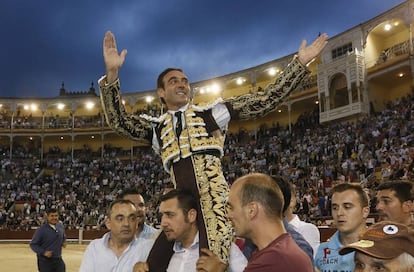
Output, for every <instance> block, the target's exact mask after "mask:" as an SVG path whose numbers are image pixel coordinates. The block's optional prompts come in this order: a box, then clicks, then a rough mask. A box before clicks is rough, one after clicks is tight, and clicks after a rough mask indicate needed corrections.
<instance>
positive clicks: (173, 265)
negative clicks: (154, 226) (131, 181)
mask: <svg viewBox="0 0 414 272" xmlns="http://www.w3.org/2000/svg"><path fill="white" fill-rule="evenodd" d="M160 201H161V204H160V213H161V216H162V218H161V227H162V229H163V231H164V232H165V234H166V236H167V239H168V240H169V241H175V242H174V254H173V255H172V257H171V260H170V262H169V264H168V268H167V271H170V272H189V271H199V270H196V262H197V260H198V259H199V246H200V242H199V231H198V226H197V202H196V200H195V198H194V197H193V196H192V195H191V194H189V193H187V192H184V191H178V190H171V191H169V192H168V193H166V194H164V195H162V196H161V197H160ZM202 250H203V249H202ZM205 250H206V252H207V253H208V254H209V256H211V258H214V261H217V262H218V263H217V266H218V267H219V268H222V269H223V271H224V270H225V268H226V266H227V264H225V263H223V262H222V261H221V260H220V259H219V258H217V256H212V255H213V254H212V252H211V251H209V250H207V249H205ZM204 259H207V260H204ZM200 262H201V263H202V264H203V263H205V264H207V265H211V264H212V263H213V260H212V259H210V258H207V257H206V258H203V259H202V260H201V261H199V264H200ZM246 264H247V260H246V258H245V257H244V255H243V253H242V252H241V251H240V249H239V248H238V247H237V246H236V245H235V244H234V243H233V244H232V245H231V247H230V255H229V264H228V268H229V271H230V272H232V271H233V272H238V271H240V272H242V271H243V270H244V268H245V267H246ZM146 271H149V270H148V264H146V263H139V264H137V265H136V266H135V268H134V272H146ZM214 272H217V270H214Z"/></svg>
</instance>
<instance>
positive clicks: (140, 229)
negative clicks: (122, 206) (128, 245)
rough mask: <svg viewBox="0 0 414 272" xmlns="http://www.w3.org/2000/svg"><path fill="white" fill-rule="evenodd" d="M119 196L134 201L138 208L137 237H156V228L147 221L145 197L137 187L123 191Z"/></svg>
mask: <svg viewBox="0 0 414 272" xmlns="http://www.w3.org/2000/svg"><path fill="white" fill-rule="evenodd" d="M119 198H121V199H127V200H130V201H131V202H132V203H134V205H135V208H136V209H137V221H138V222H137V231H136V233H135V236H136V237H139V238H147V239H151V238H154V237H153V236H154V234H155V233H156V231H157V230H156V229H155V228H153V227H151V226H150V225H148V224H147V223H146V222H145V221H146V220H147V214H146V207H145V201H144V198H143V197H142V195H141V194H140V193H138V191H137V190H135V189H129V190H125V191H123V192H122V193H121V194H120V195H119Z"/></svg>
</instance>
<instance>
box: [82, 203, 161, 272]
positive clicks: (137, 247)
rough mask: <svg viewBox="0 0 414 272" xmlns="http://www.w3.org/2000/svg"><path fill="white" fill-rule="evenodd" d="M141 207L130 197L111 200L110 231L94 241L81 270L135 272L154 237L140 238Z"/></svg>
mask: <svg viewBox="0 0 414 272" xmlns="http://www.w3.org/2000/svg"><path fill="white" fill-rule="evenodd" d="M137 222H138V220H137V210H136V208H135V205H134V203H132V202H131V201H130V200H126V199H119V200H115V201H114V202H112V203H111V206H110V208H109V211H108V217H107V219H106V222H105V224H106V227H107V228H108V229H109V230H110V231H109V232H107V233H105V234H104V236H103V237H102V238H100V239H95V240H93V241H92V242H91V243H90V244H89V245H88V247H87V248H86V251H85V253H84V255H83V258H82V263H81V266H80V269H79V271H80V272H132V271H133V267H134V264H135V263H136V262H140V261H145V260H146V259H147V257H148V254H149V252H150V250H151V247H152V245H153V243H154V239H143V238H136V237H135V232H136V229H137Z"/></svg>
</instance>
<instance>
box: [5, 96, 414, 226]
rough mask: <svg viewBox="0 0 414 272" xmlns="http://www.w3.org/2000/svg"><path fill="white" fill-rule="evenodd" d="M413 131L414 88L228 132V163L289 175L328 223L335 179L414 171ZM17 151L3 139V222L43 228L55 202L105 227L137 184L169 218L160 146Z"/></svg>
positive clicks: (366, 181)
mask: <svg viewBox="0 0 414 272" xmlns="http://www.w3.org/2000/svg"><path fill="white" fill-rule="evenodd" d="M413 129H414V95H413V94H410V95H408V96H406V97H404V98H401V99H399V100H398V101H394V102H392V103H391V102H390V103H388V104H387V105H386V108H385V109H384V110H382V111H381V112H376V113H374V114H371V115H370V116H366V117H363V118H360V119H358V120H353V121H352V122H351V121H349V122H345V123H340V122H333V123H330V124H319V122H318V109H315V110H313V111H311V112H307V113H304V114H303V115H301V116H300V117H299V119H298V120H297V122H296V123H295V124H294V125H293V126H292V130H291V132H289V130H288V129H287V128H284V127H281V126H279V125H278V124H274V125H273V126H271V127H267V126H265V125H263V126H262V127H260V128H259V129H257V130H255V131H245V130H243V129H240V131H239V132H238V133H236V134H228V136H227V138H226V145H225V155H224V157H223V167H224V169H223V170H224V173H225V175H226V178H227V180H228V182H229V183H232V182H233V181H234V180H235V179H236V178H237V177H240V176H242V175H244V174H247V173H251V172H263V173H268V174H278V175H282V176H284V177H286V178H287V179H288V180H289V181H291V182H293V183H294V184H295V185H296V189H297V195H296V197H297V203H298V205H297V213H298V214H299V215H300V217H301V218H302V219H304V220H306V221H311V222H313V223H315V224H318V225H321V224H322V225H323V224H326V223H325V221H324V219H326V218H329V215H330V207H329V197H328V193H329V190H330V188H331V187H332V186H333V185H334V184H335V183H338V182H344V181H350V182H360V183H361V184H363V185H364V187H365V188H366V190H367V193H368V194H369V195H371V196H373V189H374V188H375V187H376V185H378V183H379V182H380V181H381V180H387V179H409V180H412V179H413V177H414V171H413V170H414V162H413V158H414V141H413V140H414V139H413ZM85 148H86V149H87V146H85ZM8 149H9V147H8V146H0V160H1V161H0V165H1V169H0V229H13V230H16V229H17V230H27V229H30V228H33V227H37V226H39V225H40V223H41V222H42V220H43V214H44V212H45V209H46V208H47V207H49V206H51V205H54V206H56V207H57V208H58V209H59V211H60V214H61V220H62V221H63V223H64V224H65V226H66V227H67V228H69V229H74V228H79V227H85V228H98V229H99V228H101V227H103V226H104V224H103V221H104V216H105V212H106V209H107V207H108V205H109V203H110V202H111V201H112V200H113V199H114V198H116V197H117V195H118V194H119V193H120V192H121V191H122V190H123V189H126V188H129V187H135V188H138V189H139V190H140V191H142V193H143V196H144V198H146V201H147V205H148V208H147V211H148V221H149V223H150V224H153V225H155V226H156V225H157V224H158V223H159V221H158V220H159V219H158V215H157V214H158V213H157V209H156V207H157V204H158V203H157V197H158V196H159V194H160V193H161V192H162V190H163V188H165V187H167V186H168V187H170V186H172V184H171V182H170V179H169V175H167V174H166V173H165V171H164V170H163V168H162V164H161V160H160V158H159V157H157V156H155V155H154V153H153V151H152V150H151V149H150V148H140V149H137V150H135V151H134V152H135V154H134V159H133V160H130V159H128V160H121V157H122V155H123V154H122V152H123V151H122V150H120V149H117V148H114V147H110V146H106V147H105V150H104V153H105V156H104V157H103V158H101V156H99V155H97V156H96V157H94V155H93V154H96V153H93V152H89V151H85V152H83V153H82V156H80V155H79V156H75V158H77V159H76V160H75V161H72V159H71V156H70V155H69V154H66V153H65V152H64V151H62V150H60V149H59V147H55V148H53V149H51V150H50V151H49V153H50V154H48V155H53V156H46V159H44V161H43V162H40V159H39V158H38V157H36V156H31V155H29V154H30V152H28V150H27V149H26V148H25V147H20V148H16V149H14V151H13V152H20V153H21V154H20V155H21V156H20V158H21V159H15V160H13V161H10V160H9V159H8V156H7V152H8ZM25 154H26V155H25ZM98 154H99V153H98ZM374 201H375V200H374V198H371V202H372V203H371V212H375V203H374Z"/></svg>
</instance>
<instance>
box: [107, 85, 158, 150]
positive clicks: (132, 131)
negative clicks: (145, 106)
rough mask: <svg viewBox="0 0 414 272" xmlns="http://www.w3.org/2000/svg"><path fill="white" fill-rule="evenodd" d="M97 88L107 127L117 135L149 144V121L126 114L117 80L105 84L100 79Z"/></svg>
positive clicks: (150, 126)
mask: <svg viewBox="0 0 414 272" xmlns="http://www.w3.org/2000/svg"><path fill="white" fill-rule="evenodd" d="M99 88H100V89H101V103H102V108H103V111H104V113H105V117H106V122H107V123H108V125H109V126H110V127H111V128H112V129H113V130H114V131H115V132H117V133H118V134H119V135H122V136H126V137H128V138H130V139H131V140H136V141H141V142H144V143H146V144H150V143H151V139H152V133H153V129H152V125H151V123H150V122H149V121H147V120H145V119H143V118H140V117H139V116H137V115H134V114H130V113H127V112H126V110H125V106H124V105H123V104H122V99H121V94H120V83H119V80H116V81H114V82H113V83H111V84H105V80H102V79H101V80H100V83H99Z"/></svg>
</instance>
